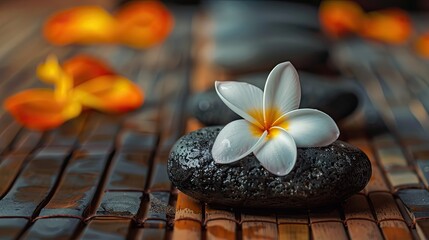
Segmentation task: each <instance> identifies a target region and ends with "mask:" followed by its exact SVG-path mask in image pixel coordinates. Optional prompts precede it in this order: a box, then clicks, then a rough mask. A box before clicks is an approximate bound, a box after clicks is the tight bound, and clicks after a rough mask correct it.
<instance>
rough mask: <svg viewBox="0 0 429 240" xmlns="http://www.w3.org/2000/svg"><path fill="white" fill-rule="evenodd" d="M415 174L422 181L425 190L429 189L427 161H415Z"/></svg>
mask: <svg viewBox="0 0 429 240" xmlns="http://www.w3.org/2000/svg"><path fill="white" fill-rule="evenodd" d="M416 171H417V174H418V175H419V176H420V178H421V179H422V181H423V184H424V185H425V187H426V188H429V161H428V160H417V161H416Z"/></svg>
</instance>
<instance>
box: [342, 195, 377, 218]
mask: <svg viewBox="0 0 429 240" xmlns="http://www.w3.org/2000/svg"><path fill="white" fill-rule="evenodd" d="M343 208H344V214H345V217H346V221H347V222H348V221H349V220H351V219H367V220H369V221H371V220H372V221H373V220H374V217H373V215H372V212H371V208H370V206H369V204H368V200H367V199H366V196H364V195H361V194H355V195H353V196H351V197H350V198H348V199H347V200H346V202H345V204H344V206H343Z"/></svg>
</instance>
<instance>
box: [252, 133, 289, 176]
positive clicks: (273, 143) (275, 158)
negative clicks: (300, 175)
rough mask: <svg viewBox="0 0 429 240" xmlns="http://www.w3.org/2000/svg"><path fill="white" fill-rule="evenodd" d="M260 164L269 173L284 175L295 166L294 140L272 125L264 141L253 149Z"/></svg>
mask: <svg viewBox="0 0 429 240" xmlns="http://www.w3.org/2000/svg"><path fill="white" fill-rule="evenodd" d="M253 153H254V154H255V156H256V158H257V159H258V160H259V162H260V163H261V165H262V166H263V167H264V168H265V169H267V170H268V171H270V172H271V173H273V174H275V175H278V176H284V175H286V174H288V173H289V172H290V171H292V169H293V167H294V166H295V162H296V156H297V150H296V145H295V141H294V139H293V138H292V136H290V135H289V134H288V133H287V132H286V131H285V130H284V129H281V128H277V127H273V128H271V129H270V134H269V135H268V136H267V137H266V139H265V141H264V143H262V145H261V146H260V147H259V148H258V149H257V150H256V151H253Z"/></svg>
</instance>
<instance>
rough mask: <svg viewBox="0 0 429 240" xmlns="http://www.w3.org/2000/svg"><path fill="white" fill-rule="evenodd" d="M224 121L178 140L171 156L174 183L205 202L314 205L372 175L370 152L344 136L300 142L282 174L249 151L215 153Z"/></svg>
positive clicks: (331, 200)
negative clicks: (226, 159) (323, 142)
mask: <svg viewBox="0 0 429 240" xmlns="http://www.w3.org/2000/svg"><path fill="white" fill-rule="evenodd" d="M221 129H222V127H207V128H203V129H200V130H197V131H194V132H191V133H189V134H187V135H185V136H183V137H182V138H181V139H179V140H178V141H177V143H176V144H175V146H174V147H173V149H172V151H171V154H170V158H169V160H168V175H169V177H170V180H171V181H172V182H173V184H175V185H176V187H177V188H178V189H179V190H180V191H182V192H184V193H185V194H188V195H189V196H192V197H194V198H196V199H199V200H201V201H203V202H207V203H209V204H214V205H226V206H232V207H245V208H312V207H320V206H325V205H331V204H335V203H338V202H340V201H342V200H344V199H346V198H347V197H349V196H351V195H352V194H354V193H357V192H359V191H360V190H362V189H363V188H364V187H365V185H366V184H367V183H368V181H369V179H370V176H371V164H370V162H369V160H368V158H367V156H366V155H365V154H364V153H363V152H362V151H360V150H359V149H357V148H356V147H354V146H352V145H349V144H347V143H345V142H341V141H336V142H334V143H333V144H331V145H329V146H327V147H318V148H299V149H298V158H297V162H296V165H295V167H294V169H293V170H292V171H291V172H290V173H289V174H288V175H287V176H284V177H279V176H276V175H273V174H271V173H270V172H268V171H267V170H265V169H264V168H263V167H262V166H261V165H260V164H259V162H258V160H257V159H256V158H255V157H254V156H253V155H249V156H247V157H245V158H243V159H241V160H239V161H237V162H236V163H234V164H226V165H220V164H216V163H215V162H214V160H213V158H212V156H211V148H212V146H213V143H214V140H215V138H216V136H217V134H218V133H219V131H220V130H221Z"/></svg>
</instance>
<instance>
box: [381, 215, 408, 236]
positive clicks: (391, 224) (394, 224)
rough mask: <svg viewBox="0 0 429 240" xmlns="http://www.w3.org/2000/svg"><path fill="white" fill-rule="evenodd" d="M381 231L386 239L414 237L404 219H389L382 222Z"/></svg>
mask: <svg viewBox="0 0 429 240" xmlns="http://www.w3.org/2000/svg"><path fill="white" fill-rule="evenodd" d="M380 228H381V231H382V232H383V236H384V238H385V239H386V240H393V239H394V240H396V239H398V240H407V239H413V237H412V235H411V232H410V229H409V228H408V226H407V224H405V222H403V221H397V220H388V221H383V222H381V223H380Z"/></svg>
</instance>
